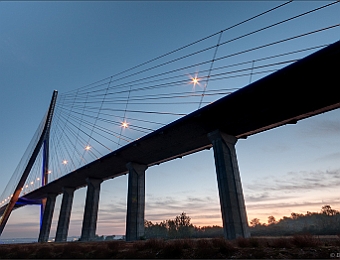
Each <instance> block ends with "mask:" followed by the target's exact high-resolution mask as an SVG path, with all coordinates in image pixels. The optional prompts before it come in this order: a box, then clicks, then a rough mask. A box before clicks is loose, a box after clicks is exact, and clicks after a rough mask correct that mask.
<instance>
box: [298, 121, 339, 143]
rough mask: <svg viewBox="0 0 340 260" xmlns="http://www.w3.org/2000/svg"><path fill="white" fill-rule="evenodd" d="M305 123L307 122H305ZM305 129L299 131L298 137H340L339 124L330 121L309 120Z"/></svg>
mask: <svg viewBox="0 0 340 260" xmlns="http://www.w3.org/2000/svg"><path fill="white" fill-rule="evenodd" d="M306 123H307V122H306ZM307 124H308V125H307V127H304V128H303V130H300V131H299V137H322V136H325V137H327V138H329V137H330V136H339V135H340V122H339V121H335V120H330V119H322V120H321V119H317V118H315V119H314V120H309V121H308V123H307Z"/></svg>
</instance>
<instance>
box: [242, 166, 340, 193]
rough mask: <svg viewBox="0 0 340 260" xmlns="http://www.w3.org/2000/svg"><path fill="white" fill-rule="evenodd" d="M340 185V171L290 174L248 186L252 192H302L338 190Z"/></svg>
mask: <svg viewBox="0 0 340 260" xmlns="http://www.w3.org/2000/svg"><path fill="white" fill-rule="evenodd" d="M339 185H340V169H335V170H326V171H309V172H308V171H300V172H289V173H287V174H285V175H284V176H280V177H270V178H268V177H266V178H265V180H255V182H254V183H252V184H246V185H245V187H246V189H248V190H250V191H264V190H265V191H267V192H269V191H277V192H278V191H280V192H302V191H307V190H308V191H311V190H320V189H329V188H336V187H338V186H339Z"/></svg>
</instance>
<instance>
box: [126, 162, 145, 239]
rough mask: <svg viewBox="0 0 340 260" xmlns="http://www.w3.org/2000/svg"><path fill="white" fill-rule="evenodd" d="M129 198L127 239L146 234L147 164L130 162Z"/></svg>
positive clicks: (128, 165)
mask: <svg viewBox="0 0 340 260" xmlns="http://www.w3.org/2000/svg"><path fill="white" fill-rule="evenodd" d="M126 167H127V168H128V170H129V180H128V198H127V213H126V241H134V240H138V239H140V237H142V236H144V211H145V170H146V169H147V168H148V167H147V166H146V165H142V164H138V163H133V162H129V163H128V164H126Z"/></svg>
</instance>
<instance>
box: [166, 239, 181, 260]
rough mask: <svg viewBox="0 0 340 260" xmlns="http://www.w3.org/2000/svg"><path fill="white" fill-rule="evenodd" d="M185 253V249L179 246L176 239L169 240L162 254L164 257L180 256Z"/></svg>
mask: <svg viewBox="0 0 340 260" xmlns="http://www.w3.org/2000/svg"><path fill="white" fill-rule="evenodd" d="M182 253H183V249H182V248H181V247H178V244H177V243H176V242H174V241H168V242H167V243H166V244H165V246H164V248H163V252H162V255H163V257H164V258H180V257H181V255H182Z"/></svg>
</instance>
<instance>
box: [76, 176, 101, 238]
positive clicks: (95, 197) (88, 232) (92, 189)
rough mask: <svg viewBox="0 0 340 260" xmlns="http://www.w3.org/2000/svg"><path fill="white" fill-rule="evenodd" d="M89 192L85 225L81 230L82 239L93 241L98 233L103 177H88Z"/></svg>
mask: <svg viewBox="0 0 340 260" xmlns="http://www.w3.org/2000/svg"><path fill="white" fill-rule="evenodd" d="M86 182H87V194H86V203H85V211H84V219H83V227H82V230H81V237H80V240H81V241H91V240H93V239H94V237H95V235H96V228H97V216H98V205H99V195H100V184H101V183H102V182H103V180H101V179H92V178H87V179H86Z"/></svg>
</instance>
